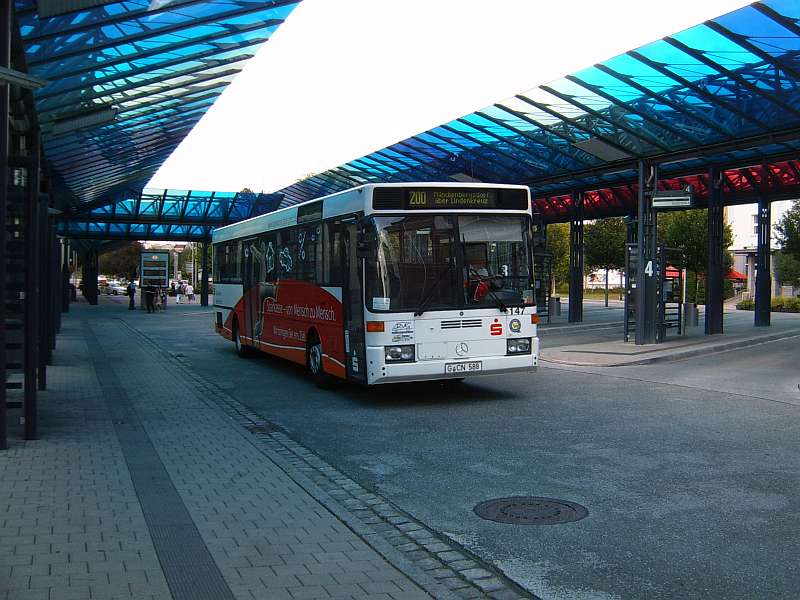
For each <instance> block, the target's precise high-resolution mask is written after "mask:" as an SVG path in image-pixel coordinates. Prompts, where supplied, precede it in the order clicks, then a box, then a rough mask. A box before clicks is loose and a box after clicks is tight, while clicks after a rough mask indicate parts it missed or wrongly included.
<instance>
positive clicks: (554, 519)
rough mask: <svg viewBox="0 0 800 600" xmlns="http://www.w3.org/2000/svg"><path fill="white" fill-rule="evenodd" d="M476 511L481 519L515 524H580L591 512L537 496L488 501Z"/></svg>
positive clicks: (573, 505) (580, 507)
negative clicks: (576, 522) (578, 522)
mask: <svg viewBox="0 0 800 600" xmlns="http://www.w3.org/2000/svg"><path fill="white" fill-rule="evenodd" d="M474 510H475V514H476V515H478V516H479V517H481V518H482V519H486V520H488V521H495V522H497V523H514V524H516V525H554V524H556V523H569V522H570V521H580V520H581V519H583V518H584V517H585V516H587V515H588V514H589V511H588V510H586V509H585V508H584V507H583V506H581V505H580V504H575V503H574V502H568V501H567V500H557V499H555V498H539V497H535V496H517V497H514V498H497V499H495V500H487V501H486V502H481V503H480V504H478V505H477V506H475V509H474Z"/></svg>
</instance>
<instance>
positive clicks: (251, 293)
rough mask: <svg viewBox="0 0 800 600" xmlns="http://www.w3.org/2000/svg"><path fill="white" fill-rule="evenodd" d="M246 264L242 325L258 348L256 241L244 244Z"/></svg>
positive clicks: (245, 333)
mask: <svg viewBox="0 0 800 600" xmlns="http://www.w3.org/2000/svg"><path fill="white" fill-rule="evenodd" d="M243 245H244V264H243V265H242V266H243V272H242V288H243V292H242V300H243V304H244V306H243V307H242V308H243V310H244V323H242V324H241V325H242V334H243V335H244V336H246V337H247V338H248V339H247V341H248V342H249V343H250V344H252V345H253V346H256V347H258V346H257V344H256V343H255V341H256V332H255V331H254V326H255V323H256V321H257V318H256V311H257V310H258V309H259V307H258V274H257V270H256V266H257V265H256V248H255V245H256V240H247V241H246V242H244V244H243Z"/></svg>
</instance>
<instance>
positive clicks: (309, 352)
mask: <svg viewBox="0 0 800 600" xmlns="http://www.w3.org/2000/svg"><path fill="white" fill-rule="evenodd" d="M322 356H323V351H322V342H321V341H320V339H319V336H318V335H317V332H316V331H312V332H311V333H310V334H309V336H308V344H307V345H306V368H307V369H308V372H309V374H310V375H311V380H312V381H313V382H314V384H315V385H316V386H317V387H318V388H322V389H323V390H327V389H330V388H331V387H333V383H334V380H333V377H331V376H330V375H329V374H328V373H326V372H325V366H324V364H323V361H322Z"/></svg>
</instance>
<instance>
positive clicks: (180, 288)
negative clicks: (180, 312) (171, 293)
mask: <svg viewBox="0 0 800 600" xmlns="http://www.w3.org/2000/svg"><path fill="white" fill-rule="evenodd" d="M185 292H186V285H185V284H184V283H183V282H182V281H179V282H178V300H177V304H183V294H184V293H185Z"/></svg>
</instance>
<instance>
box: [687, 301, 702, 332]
mask: <svg viewBox="0 0 800 600" xmlns="http://www.w3.org/2000/svg"><path fill="white" fill-rule="evenodd" d="M698 320H699V313H698V311H697V304H695V303H694V302H686V303H684V305H683V324H684V327H697V321H698Z"/></svg>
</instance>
